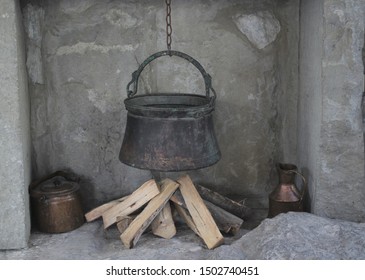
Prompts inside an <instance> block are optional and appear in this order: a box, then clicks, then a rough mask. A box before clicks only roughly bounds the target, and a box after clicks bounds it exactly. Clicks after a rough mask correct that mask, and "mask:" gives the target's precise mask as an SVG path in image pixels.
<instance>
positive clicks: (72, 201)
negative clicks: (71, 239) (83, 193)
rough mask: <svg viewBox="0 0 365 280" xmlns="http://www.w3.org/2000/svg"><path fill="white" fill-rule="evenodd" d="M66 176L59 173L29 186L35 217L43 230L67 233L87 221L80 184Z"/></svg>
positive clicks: (38, 226) (37, 224)
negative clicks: (85, 219) (82, 204)
mask: <svg viewBox="0 0 365 280" xmlns="http://www.w3.org/2000/svg"><path fill="white" fill-rule="evenodd" d="M62 175H63V176H62ZM66 177H68V176H67V174H65V173H63V172H56V173H54V174H52V175H51V176H48V177H46V178H45V179H42V180H40V181H38V182H35V183H33V184H32V185H31V186H30V188H29V192H30V198H31V207H32V218H33V219H34V222H35V224H36V226H37V228H38V229H39V230H40V231H42V232H47V233H62V232H68V231H71V230H74V229H76V228H78V227H80V226H81V225H82V224H83V223H84V214H83V211H82V206H81V199H80V195H79V188H80V187H79V184H78V183H77V182H74V181H70V180H68V179H66Z"/></svg>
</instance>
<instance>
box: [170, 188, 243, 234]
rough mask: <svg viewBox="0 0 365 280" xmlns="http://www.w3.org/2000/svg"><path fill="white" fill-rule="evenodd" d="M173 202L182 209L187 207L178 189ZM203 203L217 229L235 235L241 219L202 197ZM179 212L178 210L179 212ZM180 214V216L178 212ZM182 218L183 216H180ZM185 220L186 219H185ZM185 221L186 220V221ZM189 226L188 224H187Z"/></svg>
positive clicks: (241, 222) (241, 221) (240, 224)
mask: <svg viewBox="0 0 365 280" xmlns="http://www.w3.org/2000/svg"><path fill="white" fill-rule="evenodd" d="M173 202H174V203H178V204H179V205H180V206H181V207H182V208H183V209H184V208H185V209H186V208H187V207H186V204H185V202H184V199H183V197H182V195H181V192H180V191H177V192H176V193H175V194H174V200H173ZM203 202H204V204H205V205H206V206H207V208H208V210H209V211H210V213H211V214H212V217H213V219H214V221H215V222H216V224H217V226H218V228H219V230H220V231H221V232H224V233H231V234H233V235H236V234H237V233H238V231H239V229H240V228H241V226H242V224H243V220H242V219H241V218H239V217H237V216H235V215H233V214H231V213H229V212H228V211H226V210H224V209H222V208H220V207H219V206H217V205H215V204H213V203H211V202H209V201H207V200H204V199H203ZM179 214H180V212H179ZM180 216H182V215H181V214H180ZM182 218H183V219H184V217H182ZM184 220H185V219H184ZM185 222H186V220H185ZM186 223H187V222H186ZM189 227H190V226H189Z"/></svg>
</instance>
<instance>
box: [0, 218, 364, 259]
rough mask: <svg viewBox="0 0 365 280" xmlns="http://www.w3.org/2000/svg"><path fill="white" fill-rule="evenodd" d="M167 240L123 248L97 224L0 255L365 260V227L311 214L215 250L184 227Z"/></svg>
mask: <svg viewBox="0 0 365 280" xmlns="http://www.w3.org/2000/svg"><path fill="white" fill-rule="evenodd" d="M177 228H178V231H177V235H176V236H175V237H173V238H172V239H170V240H165V239H163V238H159V237H156V236H154V235H152V234H151V233H146V234H144V235H142V237H141V238H140V240H139V242H138V243H137V245H136V246H135V248H133V249H125V248H124V246H123V244H122V243H121V241H120V239H119V234H118V233H117V230H116V229H115V230H108V231H107V232H104V230H103V228H102V223H101V221H95V222H92V223H87V224H84V225H83V226H81V227H80V228H78V229H76V230H74V231H71V232H68V233H63V234H44V233H39V232H33V233H32V235H31V238H30V242H29V248H27V249H22V250H6V251H4V250H3V251H0V259H3V260H70V259H71V260H93V259H111V260H117V259H120V260H125V259H128V260H148V259H155V260H161V259H166V260H178V259H182V260H193V259H197V260H199V259H202V260H204V259H211V260H214V259H216V260H221V259H224V260H229V259H253V260H260V259H261V260H262V259H263V260H292V259H299V260H365V223H355V222H348V221H342V220H335V219H328V218H323V217H319V216H316V215H313V214H309V213H287V214H281V215H279V216H277V217H275V218H273V219H265V220H264V221H262V222H261V223H260V225H258V226H257V227H256V228H254V229H253V230H244V229H242V230H241V231H240V233H239V234H238V235H237V236H235V237H227V238H226V239H225V244H224V245H221V246H220V247H218V248H216V249H214V250H208V249H205V248H204V245H203V242H202V241H201V239H200V238H199V237H197V236H196V235H195V234H194V233H193V232H192V231H191V230H190V229H188V228H186V227H185V226H184V225H178V226H177Z"/></svg>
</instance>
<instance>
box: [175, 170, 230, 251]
mask: <svg viewBox="0 0 365 280" xmlns="http://www.w3.org/2000/svg"><path fill="white" fill-rule="evenodd" d="M177 181H178V183H179V184H180V191H181V194H182V196H183V198H184V201H185V203H186V207H187V209H188V211H189V213H190V215H191V217H192V220H193V221H194V223H195V225H196V227H197V229H198V231H199V233H200V236H201V238H202V239H203V240H204V242H205V244H206V245H207V247H208V249H213V248H215V247H217V246H219V245H221V244H222V243H223V242H224V238H223V236H222V234H221V233H220V231H219V229H218V227H217V224H216V223H215V221H214V219H213V217H212V215H211V213H210V212H209V210H208V208H207V207H206V206H205V204H204V202H203V200H202V198H201V197H200V195H199V193H198V191H197V190H196V188H195V186H194V184H193V182H192V181H191V179H190V177H189V176H188V175H185V176H183V177H180V178H179V179H178V180H177Z"/></svg>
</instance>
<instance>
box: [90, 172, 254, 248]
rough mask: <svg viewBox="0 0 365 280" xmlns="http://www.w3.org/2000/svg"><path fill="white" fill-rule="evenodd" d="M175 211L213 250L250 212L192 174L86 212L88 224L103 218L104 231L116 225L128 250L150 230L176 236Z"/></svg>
mask: <svg viewBox="0 0 365 280" xmlns="http://www.w3.org/2000/svg"><path fill="white" fill-rule="evenodd" d="M172 209H175V210H176V212H177V213H178V214H179V215H180V217H181V218H182V219H183V221H185V223H186V224H187V225H188V226H189V227H190V228H191V229H192V230H193V231H194V232H195V234H197V235H198V236H199V237H200V238H201V239H202V240H203V242H204V243H205V245H206V247H207V248H208V249H213V248H216V247H218V246H219V245H221V244H223V243H224V237H223V235H222V233H223V234H233V235H235V234H237V233H238V232H239V229H240V227H241V225H242V223H243V219H242V218H245V215H247V214H248V213H249V209H248V208H247V207H246V206H245V205H243V204H241V203H238V202H235V201H233V200H230V199H228V198H226V197H224V196H222V195H220V194H218V193H216V192H213V191H211V190H210V189H208V188H205V187H203V186H199V185H194V183H193V182H192V180H191V179H190V177H189V176H188V175H184V176H182V177H180V178H179V179H178V180H176V181H174V180H171V179H168V178H167V179H164V180H162V181H161V182H159V183H158V184H157V183H156V181H155V180H154V179H151V180H148V181H147V182H145V183H144V184H142V185H141V186H140V187H139V188H137V189H136V190H135V191H134V192H133V193H132V194H130V195H128V196H125V197H122V198H119V199H117V200H113V201H110V202H108V203H105V204H103V205H100V206H99V207H96V208H95V209H93V210H91V211H89V212H88V213H86V215H85V218H86V221H87V222H92V221H94V220H96V219H98V218H102V220H103V224H104V229H107V228H109V227H110V226H113V225H116V227H117V228H118V230H119V232H120V239H121V241H122V243H123V244H124V246H125V247H126V248H133V247H134V246H136V244H137V242H138V240H139V238H140V237H141V235H142V234H143V233H144V232H145V231H146V229H147V228H150V229H151V230H152V233H153V234H154V235H156V236H159V237H162V238H166V239H170V238H172V237H173V236H174V235H175V234H176V226H175V221H174V218H173V214H172Z"/></svg>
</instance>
